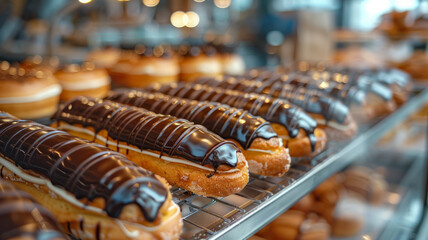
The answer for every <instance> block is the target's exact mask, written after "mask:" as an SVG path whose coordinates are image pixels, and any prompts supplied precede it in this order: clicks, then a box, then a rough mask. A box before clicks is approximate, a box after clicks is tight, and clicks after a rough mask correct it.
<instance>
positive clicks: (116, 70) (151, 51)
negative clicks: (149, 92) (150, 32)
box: [108, 46, 180, 88]
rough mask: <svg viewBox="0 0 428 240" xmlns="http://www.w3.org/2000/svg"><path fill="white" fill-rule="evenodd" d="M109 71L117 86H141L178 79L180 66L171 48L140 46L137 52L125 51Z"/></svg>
mask: <svg viewBox="0 0 428 240" xmlns="http://www.w3.org/2000/svg"><path fill="white" fill-rule="evenodd" d="M108 71H109V74H110V76H111V77H112V79H113V82H114V83H115V84H116V85H117V86H122V87H131V88H140V87H146V86H148V85H150V84H152V83H169V82H174V81H177V80H178V74H179V72H180V67H179V65H178V60H177V58H176V57H175V56H173V55H172V53H171V50H168V49H167V48H163V47H160V46H159V47H156V48H148V47H147V48H146V47H140V48H137V49H136V52H128V53H124V54H123V56H122V57H121V59H120V60H119V61H118V62H117V63H116V64H115V65H114V66H112V67H111V68H109V69H108Z"/></svg>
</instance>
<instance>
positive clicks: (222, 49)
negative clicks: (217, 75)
mask: <svg viewBox="0 0 428 240" xmlns="http://www.w3.org/2000/svg"><path fill="white" fill-rule="evenodd" d="M215 48H216V50H217V52H218V54H219V56H220V60H221V65H222V71H223V74H227V75H242V74H244V73H245V62H244V59H243V58H242V57H241V56H240V55H239V54H236V53H235V47H234V46H232V45H226V44H219V45H215Z"/></svg>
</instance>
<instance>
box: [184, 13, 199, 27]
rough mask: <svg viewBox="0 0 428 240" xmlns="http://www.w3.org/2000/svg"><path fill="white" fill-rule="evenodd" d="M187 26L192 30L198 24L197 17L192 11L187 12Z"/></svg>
mask: <svg viewBox="0 0 428 240" xmlns="http://www.w3.org/2000/svg"><path fill="white" fill-rule="evenodd" d="M186 15H187V19H188V21H187V24H186V27H189V28H194V27H196V26H198V24H199V15H198V14H197V13H195V12H193V11H190V12H187V13H186Z"/></svg>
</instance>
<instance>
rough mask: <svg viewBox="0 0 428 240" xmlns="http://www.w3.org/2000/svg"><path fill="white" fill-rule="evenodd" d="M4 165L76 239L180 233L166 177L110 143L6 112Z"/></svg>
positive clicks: (0, 170)
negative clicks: (88, 138)
mask: <svg viewBox="0 0 428 240" xmlns="http://www.w3.org/2000/svg"><path fill="white" fill-rule="evenodd" d="M0 165H1V167H0V176H1V177H2V178H4V179H6V180H8V181H9V182H12V183H13V184H14V185H15V186H16V187H18V188H20V189H21V190H24V191H25V192H27V193H29V194H30V195H31V196H32V197H33V198H34V199H36V201H37V202H39V203H40V204H42V205H43V206H44V207H46V208H47V209H48V210H50V211H51V212H52V213H53V214H54V215H55V217H56V218H57V220H58V221H59V223H60V224H61V225H62V227H63V229H64V230H65V231H66V232H67V233H68V234H71V235H73V236H74V237H76V238H79V239H178V238H179V235H180V232H181V226H182V222H181V213H180V208H179V207H178V206H177V205H176V204H175V203H174V202H172V200H171V199H172V197H171V194H170V192H169V190H168V188H169V187H168V185H167V183H166V181H165V180H164V179H162V178H161V177H158V176H155V175H153V173H151V172H149V171H147V170H145V169H143V168H140V167H138V166H136V165H135V164H134V163H132V162H131V161H129V160H128V159H127V158H126V157H125V156H124V155H122V154H120V153H116V152H114V151H111V150H110V149H108V148H106V147H104V146H102V145H99V144H96V143H92V142H90V141H87V140H83V139H80V138H78V137H74V136H72V135H70V134H68V133H65V132H62V131H58V130H56V129H54V128H50V127H46V126H44V125H41V124H38V123H34V122H31V121H28V120H19V119H17V118H15V117H13V116H11V115H9V114H7V113H0Z"/></svg>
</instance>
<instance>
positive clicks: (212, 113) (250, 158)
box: [106, 89, 290, 176]
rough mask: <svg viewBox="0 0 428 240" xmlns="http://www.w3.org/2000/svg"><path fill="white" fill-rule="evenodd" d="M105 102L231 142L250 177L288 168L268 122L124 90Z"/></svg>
mask: <svg viewBox="0 0 428 240" xmlns="http://www.w3.org/2000/svg"><path fill="white" fill-rule="evenodd" d="M106 99H108V100H112V101H115V102H119V103H123V104H127V105H131V106H135V107H141V108H145V109H147V110H149V111H153V112H156V113H160V114H165V115H172V116H175V117H178V118H184V119H187V120H189V121H191V122H194V123H197V124H201V125H203V126H204V127H206V128H207V129H208V130H210V131H212V132H214V133H216V134H218V135H219V136H220V137H222V138H224V139H228V140H231V141H234V142H235V143H236V144H237V145H238V146H239V147H240V149H241V151H242V153H243V154H244V156H245V159H246V160H247V162H248V165H249V170H250V172H251V173H255V174H259V175H265V176H282V175H283V174H284V173H285V172H286V171H287V170H288V168H289V166H290V155H289V154H288V150H287V149H286V148H284V147H283V144H282V141H281V139H280V138H278V135H277V134H276V133H275V132H274V130H273V129H272V126H271V125H270V124H269V122H267V121H266V120H264V119H263V118H261V117H255V116H253V115H251V114H250V113H249V112H248V111H246V110H243V109H238V108H233V107H230V106H227V105H225V104H221V103H215V102H203V101H196V100H189V99H184V98H177V97H171V96H168V95H164V94H161V93H149V92H144V91H137V90H126V89H120V90H116V91H114V92H113V93H111V94H110V95H109V96H107V98H106Z"/></svg>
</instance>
